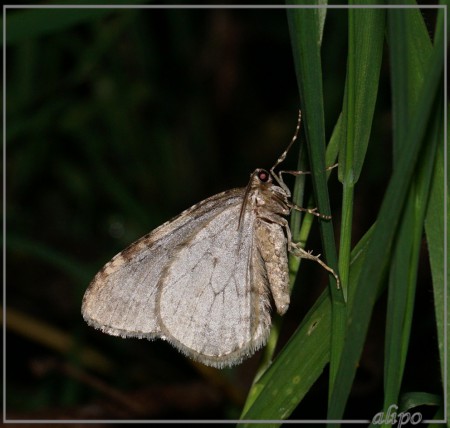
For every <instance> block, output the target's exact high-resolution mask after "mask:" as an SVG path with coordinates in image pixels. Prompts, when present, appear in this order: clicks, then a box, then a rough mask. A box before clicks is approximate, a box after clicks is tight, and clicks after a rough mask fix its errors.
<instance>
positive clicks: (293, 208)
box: [288, 201, 331, 220]
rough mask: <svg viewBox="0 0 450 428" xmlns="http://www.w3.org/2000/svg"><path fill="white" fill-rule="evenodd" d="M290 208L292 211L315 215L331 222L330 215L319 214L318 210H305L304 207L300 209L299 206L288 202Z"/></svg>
mask: <svg viewBox="0 0 450 428" xmlns="http://www.w3.org/2000/svg"><path fill="white" fill-rule="evenodd" d="M288 207H289V208H290V209H291V210H296V211H302V212H306V213H309V214H312V215H315V216H316V217H319V218H322V219H324V220H330V219H331V216H330V215H325V214H321V213H318V212H317V208H303V207H299V206H298V205H295V204H293V203H292V202H290V201H288Z"/></svg>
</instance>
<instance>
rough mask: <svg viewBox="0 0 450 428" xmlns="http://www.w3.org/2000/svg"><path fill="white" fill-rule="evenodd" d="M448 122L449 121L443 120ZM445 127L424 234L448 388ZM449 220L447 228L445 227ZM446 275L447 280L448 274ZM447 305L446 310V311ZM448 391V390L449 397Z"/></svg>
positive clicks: (442, 365)
mask: <svg viewBox="0 0 450 428" xmlns="http://www.w3.org/2000/svg"><path fill="white" fill-rule="evenodd" d="M444 120H447V123H448V118H444ZM443 128H444V126H443V123H442V125H441V128H440V132H439V137H438V140H439V141H440V144H439V146H438V150H437V156H436V164H435V167H434V175H433V183H432V186H431V191H430V200H429V203H428V210H427V214H426V218H425V233H426V238H427V246H428V252H429V259H430V266H431V276H432V279H433V293H434V306H435V317H436V326H437V339H438V347H439V356H440V361H441V376H442V379H445V374H446V373H447V388H449V385H450V371H449V370H447V371H446V368H445V366H446V364H447V358H448V349H447V347H446V343H447V342H446V337H445V313H446V309H447V313H449V310H450V307H449V303H448V294H447V293H448V290H447V288H446V284H449V279H450V278H449V270H448V269H447V271H446V269H445V265H446V262H447V258H446V253H445V248H448V247H447V245H448V230H450V229H449V224H448V206H447V202H446V201H448V200H449V198H448V187H447V190H446V191H447V193H445V188H446V186H445V170H444V156H445V155H444V144H446V142H444V129H443ZM445 219H447V224H445V222H444V221H445ZM446 272H447V277H446V276H445V273H446ZM445 305H447V308H446V307H445ZM448 393H449V391H448V390H447V397H448ZM444 405H446V406H447V414H449V412H450V404H449V400H447V402H446V403H445V404H444Z"/></svg>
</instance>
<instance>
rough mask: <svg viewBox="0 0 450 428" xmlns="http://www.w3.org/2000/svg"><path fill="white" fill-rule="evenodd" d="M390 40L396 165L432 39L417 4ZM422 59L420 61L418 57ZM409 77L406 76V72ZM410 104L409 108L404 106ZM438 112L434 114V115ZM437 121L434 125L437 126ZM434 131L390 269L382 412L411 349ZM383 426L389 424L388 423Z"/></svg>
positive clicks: (398, 19)
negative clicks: (410, 342) (409, 346)
mask: <svg viewBox="0 0 450 428" xmlns="http://www.w3.org/2000/svg"><path fill="white" fill-rule="evenodd" d="M405 34H406V37H404V35H405ZM388 40H389V45H390V53H391V56H390V58H391V67H392V92H393V97H392V98H393V116H394V123H395V124H396V126H395V130H396V132H395V133H394V142H393V144H394V150H393V153H394V164H395V163H396V162H397V157H398V153H400V152H401V148H402V145H405V144H407V140H405V139H404V136H405V135H406V134H407V130H408V127H409V123H410V120H411V112H412V111H413V110H414V108H415V107H416V104H417V100H416V99H415V97H416V95H417V90H416V88H418V87H420V84H421V82H422V81H423V78H424V72H425V67H426V61H427V60H428V58H429V55H430V53H431V47H432V46H431V42H430V39H429V36H428V33H427V30H426V27H425V24H424V22H423V18H422V16H421V14H420V11H419V10H418V9H410V10H407V11H405V10H396V11H393V12H392V13H391V14H390V15H389V31H388ZM418 57H419V58H420V59H421V60H420V61H417V60H415V59H416V58H418ZM405 76H406V77H405ZM404 106H406V108H404ZM433 116H434V115H433ZM436 125H438V124H436V123H435V126H434V128H435V129H436ZM436 146H437V140H436V135H434V137H431V138H430V143H429V144H427V145H426V147H425V153H423V156H421V159H422V162H421V163H420V165H419V167H418V173H417V174H415V177H414V178H413V183H412V186H411V188H410V190H409V192H408V198H407V202H406V209H405V210H404V212H403V217H402V219H401V222H400V227H399V234H398V237H397V239H396V241H395V247H394V251H393V259H392V264H391V268H390V276H389V289H388V305H387V315H386V337H385V363H384V409H383V411H384V413H385V414H386V413H387V411H388V408H389V407H390V406H391V405H392V404H397V403H398V399H399V393H400V386H401V382H402V378H403V372H404V365H405V361H406V354H407V351H408V344H409V337H410V333H411V322H412V315H413V311H414V300H415V299H414V298H415V289H416V280H417V269H418V262H419V253H420V243H421V239H422V233H423V221H424V216H425V209H426V206H427V200H428V193H429V187H430V182H431V174H432V168H433V165H434V159H435V154H436ZM383 426H387V425H386V424H385V425H383Z"/></svg>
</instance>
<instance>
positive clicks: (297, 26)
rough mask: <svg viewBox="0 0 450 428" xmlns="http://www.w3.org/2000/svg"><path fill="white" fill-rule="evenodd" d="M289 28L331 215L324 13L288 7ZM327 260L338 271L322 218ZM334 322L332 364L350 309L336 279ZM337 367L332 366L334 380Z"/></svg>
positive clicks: (321, 203) (314, 166)
mask: <svg viewBox="0 0 450 428" xmlns="http://www.w3.org/2000/svg"><path fill="white" fill-rule="evenodd" d="M288 22H289V30H290V34H291V41H292V47H293V54H294V62H295V67H296V73H297V82H298V86H299V91H300V99H301V101H302V113H303V117H304V124H305V125H304V126H305V132H306V136H307V142H308V151H309V157H310V165H311V172H312V180H313V187H314V195H315V198H316V203H317V206H318V209H319V212H321V213H322V214H325V215H330V205H329V198H328V192H327V187H326V174H325V169H326V163H325V121H324V106H323V88H322V66H321V59H320V41H321V34H320V28H321V27H320V23H321V21H320V15H319V10H318V9H291V10H289V11H288ZM320 228H321V234H322V243H323V249H324V253H325V258H326V263H327V264H328V265H329V266H330V267H331V268H333V269H334V270H335V272H337V253H336V246H335V242H334V233H333V224H332V222H331V221H330V222H325V221H322V222H320ZM331 296H332V302H333V309H332V314H333V322H332V324H331V328H332V334H331V344H330V346H331V366H332V367H333V368H334V367H336V366H337V364H338V362H339V359H340V354H341V349H342V344H343V341H344V336H345V326H346V320H347V309H346V303H345V299H344V295H343V292H342V288H341V289H337V287H336V286H335V281H334V280H333V281H332V286H331ZM334 373H335V371H334V370H333V369H332V371H331V376H330V384H331V385H332V382H333V379H334Z"/></svg>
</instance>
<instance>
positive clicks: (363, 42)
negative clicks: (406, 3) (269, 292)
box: [329, 2, 385, 398]
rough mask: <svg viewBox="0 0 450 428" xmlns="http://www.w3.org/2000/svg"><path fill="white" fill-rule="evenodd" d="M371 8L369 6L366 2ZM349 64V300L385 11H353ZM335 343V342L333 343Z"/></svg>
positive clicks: (343, 248) (333, 364) (344, 226)
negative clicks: (357, 201) (358, 192)
mask: <svg viewBox="0 0 450 428" xmlns="http://www.w3.org/2000/svg"><path fill="white" fill-rule="evenodd" d="M365 3H366V4H369V2H365ZM348 15H349V25H348V28H349V34H348V46H349V47H348V60H347V77H346V84H345V96H344V104H343V115H342V116H343V122H344V125H343V129H344V132H343V134H342V138H341V144H340V149H339V180H340V181H341V183H342V186H343V198H342V215H341V231H340V242H339V274H340V279H341V285H342V289H343V292H344V296H345V298H347V293H348V278H349V274H350V250H351V237H352V223H353V195H354V186H355V184H356V182H357V181H358V179H359V176H360V173H361V170H362V166H363V163H364V159H365V155H366V152H367V146H368V143H369V137H370V133H371V129H372V120H373V114H374V110H375V103H376V99H377V93H378V82H379V75H380V69H381V59H382V52H383V39H384V26H385V11H384V10H382V9H349V11H348ZM332 340H333V339H332ZM343 344H344V340H342V338H340V340H339V341H334V343H333V345H332V346H333V347H339V348H340V349H339V351H336V352H335V357H336V359H333V358H332V359H331V361H330V388H329V398H331V395H332V391H333V388H334V380H335V378H336V373H337V370H338V367H339V360H338V358H339V357H340V354H341V352H342V348H343Z"/></svg>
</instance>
